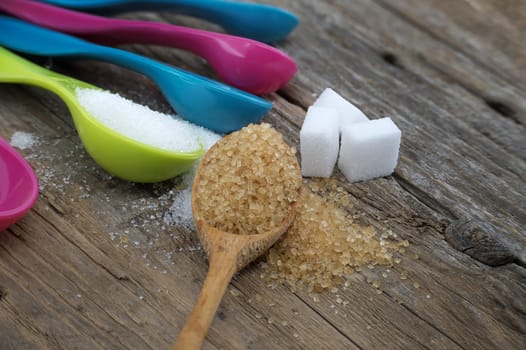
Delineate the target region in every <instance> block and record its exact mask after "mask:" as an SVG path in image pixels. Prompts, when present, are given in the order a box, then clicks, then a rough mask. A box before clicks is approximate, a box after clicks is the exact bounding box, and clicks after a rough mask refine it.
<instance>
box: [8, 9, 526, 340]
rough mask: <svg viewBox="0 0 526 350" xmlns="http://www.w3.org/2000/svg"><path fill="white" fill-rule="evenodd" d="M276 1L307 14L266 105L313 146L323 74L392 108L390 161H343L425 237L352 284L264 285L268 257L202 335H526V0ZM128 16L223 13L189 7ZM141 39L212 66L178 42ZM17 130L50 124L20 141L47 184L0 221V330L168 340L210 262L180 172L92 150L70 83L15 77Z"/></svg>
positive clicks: (87, 72) (365, 192)
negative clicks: (124, 162)
mask: <svg viewBox="0 0 526 350" xmlns="http://www.w3.org/2000/svg"><path fill="white" fill-rule="evenodd" d="M268 3H272V4H275V5H279V6H282V7H284V8H287V9H289V10H292V11H294V12H296V13H297V14H298V15H299V17H300V20H301V23H300V26H299V27H298V28H297V29H296V30H295V31H294V32H293V33H292V35H291V36H290V37H289V38H288V39H286V40H284V41H282V42H280V43H277V44H276V46H277V47H278V48H280V49H283V50H284V51H286V52H287V53H288V54H289V55H291V56H292V57H294V58H295V59H296V60H297V62H298V65H299V72H298V74H297V75H296V76H295V78H294V79H293V80H292V81H291V82H290V83H289V85H288V86H286V87H285V88H284V89H282V90H281V91H279V92H278V93H275V94H272V95H269V96H266V97H267V98H268V99H270V100H271V101H272V102H273V103H274V108H273V110H272V111H271V112H270V113H269V115H268V116H267V117H266V118H265V121H267V122H270V123H272V124H273V125H274V126H275V127H276V128H277V129H278V130H280V131H281V132H282V133H283V134H284V135H285V138H286V139H287V141H288V142H289V143H290V144H293V145H296V146H298V142H299V141H298V132H299V128H300V127H301V123H302V120H303V117H304V115H305V110H306V109H307V107H308V106H309V105H310V104H311V103H312V102H313V101H314V99H315V98H316V96H317V95H318V94H319V93H320V92H321V91H322V90H323V89H324V88H325V87H332V88H334V89H335V90H336V91H338V92H339V93H341V94H342V95H343V96H345V97H346V98H348V99H349V100H351V101H352V102H353V103H355V104H356V105H357V106H359V107H360V108H361V109H363V110H364V111H365V112H366V114H368V115H369V116H370V117H371V118H378V117H382V116H385V115H389V116H391V117H392V118H393V120H394V121H395V122H396V123H397V125H398V126H399V127H400V128H401V129H402V132H403V140H402V145H401V149H400V161H399V165H398V167H397V169H396V171H395V173H394V174H393V175H392V176H389V177H386V178H382V179H377V180H373V181H368V182H363V183H356V184H350V183H348V182H347V181H346V180H345V178H344V177H343V175H342V174H341V173H340V172H339V171H337V170H336V171H335V172H334V174H333V176H332V178H333V180H335V181H337V182H338V183H339V185H340V186H342V187H344V188H345V190H346V191H347V192H348V194H349V198H350V200H351V202H352V205H353V207H352V209H350V210H351V211H352V212H353V213H355V214H357V215H360V216H361V217H362V220H363V221H364V222H365V223H368V224H371V225H373V226H376V227H378V228H389V229H391V230H392V231H393V232H395V233H396V234H397V235H399V236H400V237H401V238H404V239H408V240H409V242H410V246H409V247H408V249H407V251H406V253H405V254H403V255H401V257H400V263H399V264H395V265H394V266H393V267H390V268H387V267H386V268H381V267H377V268H375V269H372V270H369V269H363V270H362V271H361V272H357V273H355V274H354V275H352V276H351V282H352V283H351V287H350V288H349V289H348V290H346V291H343V292H340V294H339V295H338V297H337V296H336V295H334V294H331V293H322V294H320V295H319V296H316V297H313V296H312V295H310V294H309V293H306V292H301V291H299V292H297V293H293V292H291V291H290V290H289V288H287V287H286V286H279V287H278V288H276V289H271V288H268V287H267V286H266V285H265V282H264V281H263V280H262V279H261V278H260V273H261V269H260V267H259V266H258V264H253V265H251V266H249V267H248V268H247V269H245V270H244V271H242V272H241V273H239V274H238V275H237V276H236V277H235V279H234V281H233V282H232V283H231V286H230V287H229V291H228V292H227V294H226V296H225V298H224V300H223V303H222V304H221V307H220V310H219V312H218V315H217V317H216V319H215V321H214V323H213V325H212V328H211V329H210V332H209V335H208V337H207V341H206V343H205V346H204V348H205V349H407V348H410V349H448V350H449V349H466V350H467V349H523V348H525V346H526V299H525V296H526V269H525V268H526V234H525V229H524V227H525V226H526V125H525V123H526V45H523V43H522V42H523V41H524V38H525V37H526V3H525V2H524V1H520V0H509V1H508V0H506V1H496V0H493V1H483V0H463V1H453V0H448V1H439V0H425V1H416V0H398V1H387V0H378V1H366V0H358V1H352V2H351V1H347V0H330V1H313V0H304V1H301V2H300V1H278V0H269V1H268ZM126 17H128V18H142V19H150V20H162V21H169V22H172V23H177V24H187V25H194V26H198V27H201V28H207V29H215V30H219V28H218V27H215V26H213V25H210V24H207V23H205V22H202V21H197V20H194V19H191V18H187V17H181V16H177V15H175V14H166V13H163V14H159V13H139V14H133V15H127V16H126ZM0 35H2V34H1V33H0ZM126 49H129V50H133V51H136V52H139V53H141V54H144V55H147V56H151V57H154V58H156V59H159V60H163V61H166V62H169V63H171V64H174V65H176V66H180V67H182V68H185V69H189V70H192V71H195V72H198V73H201V74H205V75H208V76H212V77H214V74H213V73H212V71H211V70H210V68H209V67H208V66H207V65H206V63H205V62H203V60H201V59H199V58H197V57H196V56H193V55H191V54H187V53H184V52H181V51H179V50H175V49H167V48H160V47H148V46H139V45H130V46H127V47H126ZM38 62H39V63H42V64H44V65H47V66H50V67H52V68H53V69H55V70H57V71H60V72H63V73H66V74H69V75H71V76H75V77H77V78H80V79H83V80H86V81H89V82H91V83H93V84H96V85H99V86H101V87H104V88H107V89H110V90H112V91H115V92H119V93H120V94H122V95H124V96H127V97H130V98H132V99H133V100H135V101H136V102H140V103H142V104H146V105H149V106H151V107H152V108H154V109H157V110H161V111H163V112H169V111H170V109H169V107H168V105H167V103H166V102H165V100H164V99H163V97H162V95H161V94H160V92H159V91H158V89H157V88H156V87H155V86H154V85H153V83H152V82H150V81H149V80H148V79H147V78H144V77H142V76H140V75H137V74H135V73H131V72H129V71H127V70H124V69H121V68H119V67H116V66H112V65H109V64H104V63H100V62H93V61H79V62H74V63H73V62H62V61H56V60H42V59H41V60H39V61H38ZM17 131H24V132H29V133H32V134H33V135H35V136H36V137H37V138H38V143H37V144H36V145H34V146H32V147H30V148H27V149H24V150H21V153H23V154H24V155H25V156H26V158H27V159H28V160H29V162H30V163H31V164H32V166H33V167H34V168H35V170H36V171H37V174H38V175H39V178H40V183H41V193H40V198H39V200H38V201H37V204H36V205H35V207H34V208H33V209H32V210H31V211H30V212H29V213H28V215H26V216H25V217H24V218H23V219H22V220H21V221H20V222H18V223H17V224H15V225H13V226H12V227H10V228H9V229H7V230H6V231H4V232H1V233H0V349H6V350H7V349H24V350H25V349H53V350H55V349H168V348H169V347H170V344H171V343H172V342H173V340H174V339H175V337H176V335H177V334H178V332H179V330H180V329H181V328H182V326H183V324H184V322H185V319H186V316H187V315H188V314H189V312H190V310H191V308H192V306H193V303H194V301H195V299H196V296H197V294H198V292H199V289H200V287H201V283H202V281H203V279H204V276H205V274H206V269H207V263H206V258H205V256H204V254H203V253H202V251H201V249H200V245H199V242H198V240H197V237H196V235H195V233H194V232H192V230H189V229H186V228H184V227H177V226H173V225H170V224H169V223H166V221H165V219H166V218H165V216H166V215H167V213H168V212H169V209H170V206H171V205H172V202H173V201H174V199H175V198H176V197H177V194H178V193H177V184H178V182H179V179H174V180H173V181H167V182H165V183H161V184H154V185H140V184H131V183H126V182H124V181H121V180H118V179H115V178H112V177H111V176H109V175H108V174H107V173H105V172H104V171H103V170H101V169H100V168H98V166H97V165H96V164H95V163H94V162H93V160H91V158H90V157H89V156H88V155H87V154H86V153H85V151H84V150H83V148H82V145H81V144H80V141H79V139H78V137H77V135H76V132H75V130H74V128H73V124H72V121H71V117H70V115H69V112H68V111H67V109H66V108H65V106H64V105H63V104H62V102H61V101H60V100H58V98H56V97H55V96H54V95H52V94H51V93H48V92H46V91H43V90H40V89H38V88H33V87H26V86H17V85H5V84H4V85H0V136H2V137H4V138H6V139H7V140H9V139H10V137H11V136H12V134H13V133H14V132H17ZM406 275H407V278H405V276H406ZM384 276H386V277H384ZM402 276H404V277H402ZM371 281H380V282H381V283H380V288H379V290H380V291H381V293H379V290H378V289H376V288H374V287H373V286H371ZM337 298H340V299H343V300H345V301H349V304H347V305H346V306H343V305H342V304H341V303H338V302H337V301H336V300H337Z"/></svg>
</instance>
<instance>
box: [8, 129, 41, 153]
mask: <svg viewBox="0 0 526 350" xmlns="http://www.w3.org/2000/svg"><path fill="white" fill-rule="evenodd" d="M9 143H10V144H11V146H13V147H16V148H19V149H27V148H31V147H33V146H34V145H36V144H37V143H38V139H37V137H36V136H34V135H33V134H31V133H28V132H23V131H16V132H15V133H14V134H13V135H11V141H10V142H9Z"/></svg>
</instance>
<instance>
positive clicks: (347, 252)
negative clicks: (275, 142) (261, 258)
mask: <svg viewBox="0 0 526 350" xmlns="http://www.w3.org/2000/svg"><path fill="white" fill-rule="evenodd" d="M317 186H318V184H312V185H311V188H314V189H315V190H319V189H318V188H317ZM320 191H321V190H320ZM345 197H346V193H345V192H344V191H342V190H338V189H337V190H336V191H335V192H330V193H325V194H324V197H322V196H320V195H319V194H316V193H314V192H312V191H311V190H310V189H309V188H304V189H303V191H302V199H301V201H300V203H299V207H298V212H297V215H296V220H295V222H294V223H293V225H292V226H291V227H290V228H289V230H288V231H287V232H286V233H285V235H284V236H283V237H282V238H281V239H280V240H279V241H278V242H277V243H276V244H275V245H274V246H273V247H272V248H271V249H270V251H269V252H268V255H267V261H266V263H265V264H263V266H264V269H263V274H262V277H263V278H264V279H265V280H266V281H267V283H268V284H269V285H270V286H274V285H276V284H277V283H286V284H288V285H289V286H290V287H291V288H292V289H294V290H301V289H306V290H308V291H309V292H312V291H314V292H321V291H324V290H331V289H333V288H334V287H336V286H340V285H342V284H343V285H345V284H344V282H345V278H346V277H347V276H349V275H351V274H352V273H353V272H354V270H355V269H360V268H361V267H363V266H370V267H374V265H392V263H393V253H394V252H396V251H398V250H399V249H400V248H401V246H402V245H406V244H407V241H403V242H395V241H392V240H391V238H392V233H390V231H387V233H385V234H383V235H381V236H379V235H378V234H377V231H376V230H375V229H374V228H373V227H372V226H361V225H358V224H356V223H354V222H353V218H352V216H351V215H350V214H348V213H347V212H346V211H345V210H343V209H342V208H341V207H339V205H338V204H341V203H347V199H345Z"/></svg>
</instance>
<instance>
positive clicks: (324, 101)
mask: <svg viewBox="0 0 526 350" xmlns="http://www.w3.org/2000/svg"><path fill="white" fill-rule="evenodd" d="M313 106H319V107H329V108H334V109H336V110H337V111H338V113H339V115H340V132H341V130H342V129H343V127H344V126H345V125H349V124H353V123H359V122H364V121H368V120H369V119H368V118H367V117H366V116H365V114H364V113H363V112H362V111H361V110H360V109H358V107H356V106H355V105H353V104H352V103H351V102H349V101H347V100H346V99H345V98H343V97H342V96H341V95H339V94H338V93H337V92H336V91H334V90H333V89H331V88H327V89H325V90H324V91H323V92H322V93H321V95H320V97H318V99H317V100H316V101H314V104H313Z"/></svg>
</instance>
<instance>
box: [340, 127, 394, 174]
mask: <svg viewBox="0 0 526 350" xmlns="http://www.w3.org/2000/svg"><path fill="white" fill-rule="evenodd" d="M401 137H402V132H401V131H400V129H399V128H398V127H397V126H396V125H395V123H394V122H393V121H392V120H391V118H382V119H377V120H370V121H368V122H363V123H356V124H352V125H347V126H346V127H344V128H343V130H342V140H341V143H342V144H341V148H340V158H339V160H338V168H339V169H340V170H341V171H342V173H343V174H344V175H345V177H346V178H347V179H348V180H349V181H351V182H354V181H364V180H369V179H373V178H376V177H382V176H387V175H390V174H391V173H392V172H393V171H394V169H395V167H396V164H397V162H398V151H399V148H400V140H401Z"/></svg>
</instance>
